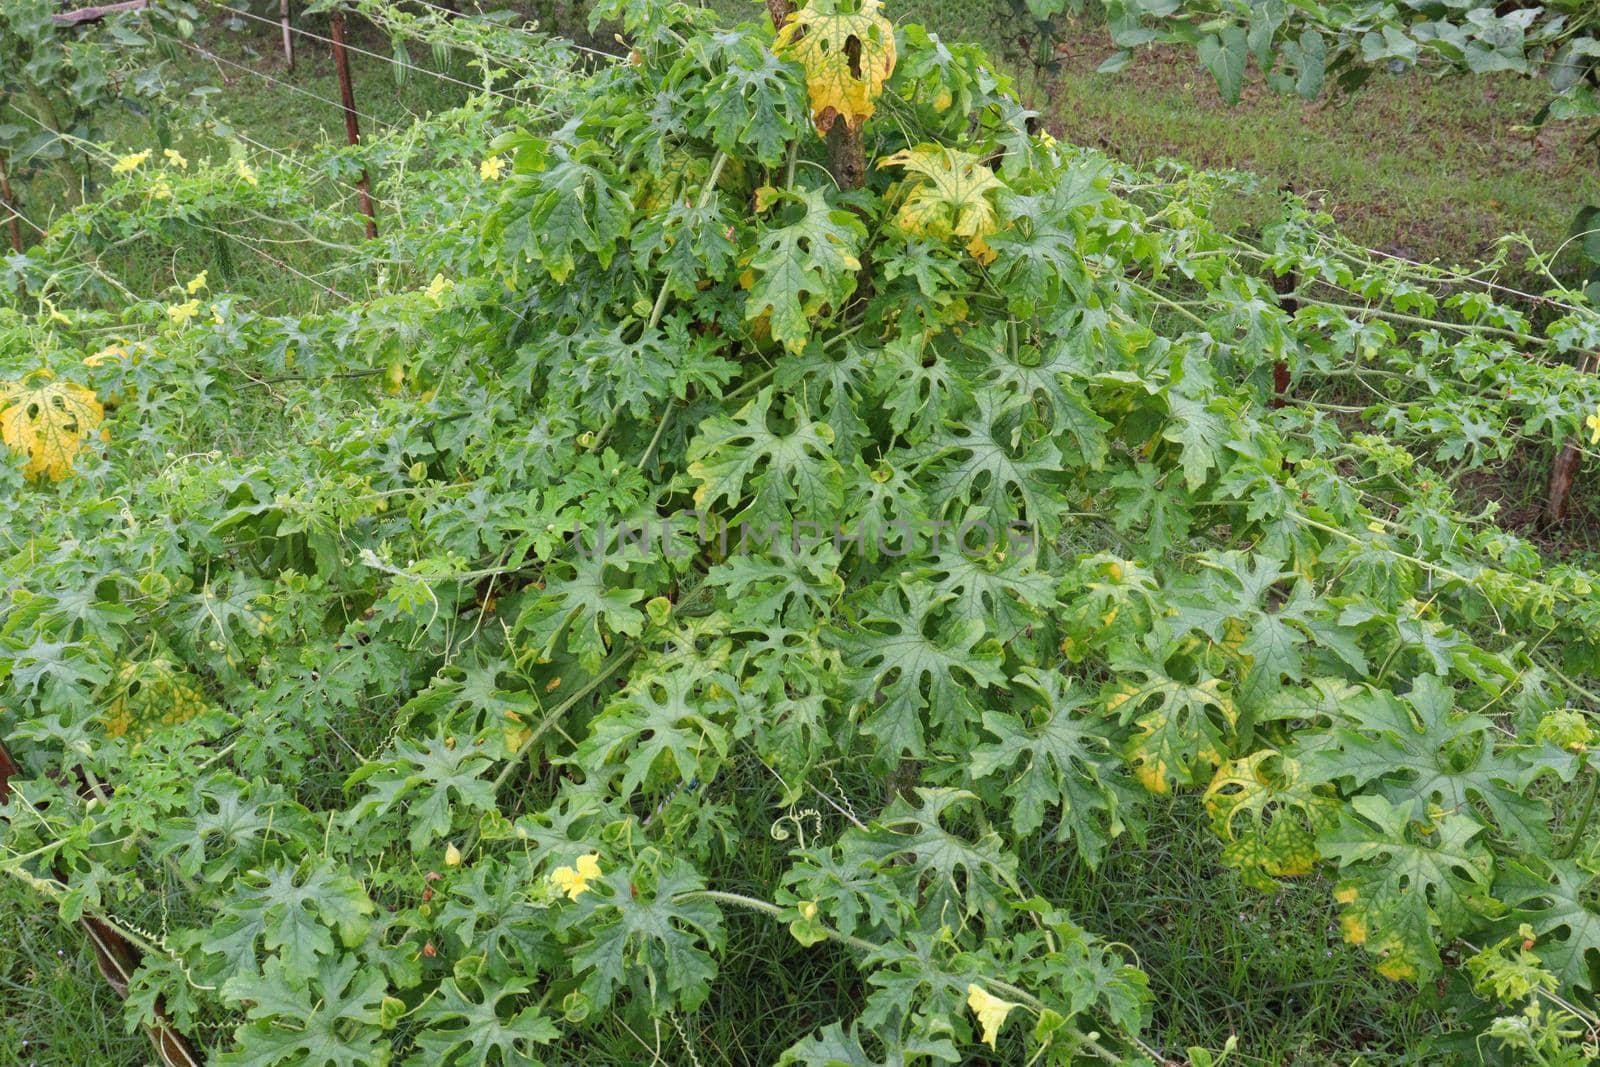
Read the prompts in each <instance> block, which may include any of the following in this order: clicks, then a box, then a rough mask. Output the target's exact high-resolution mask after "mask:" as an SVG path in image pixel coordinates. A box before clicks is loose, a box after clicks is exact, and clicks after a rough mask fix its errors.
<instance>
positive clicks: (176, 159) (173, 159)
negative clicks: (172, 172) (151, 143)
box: [161, 148, 189, 170]
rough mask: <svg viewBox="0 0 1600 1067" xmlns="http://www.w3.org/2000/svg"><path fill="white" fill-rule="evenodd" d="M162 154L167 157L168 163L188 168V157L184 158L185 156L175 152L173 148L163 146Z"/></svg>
mask: <svg viewBox="0 0 1600 1067" xmlns="http://www.w3.org/2000/svg"><path fill="white" fill-rule="evenodd" d="M161 154H162V155H163V156H165V157H166V159H167V162H168V163H171V164H172V165H173V166H174V167H177V168H178V169H179V170H187V169H188V167H189V161H188V160H187V159H184V158H183V156H182V155H180V154H179V153H177V152H174V151H173V150H172V149H170V148H163V149H162V150H161Z"/></svg>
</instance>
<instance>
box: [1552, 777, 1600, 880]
mask: <svg viewBox="0 0 1600 1067" xmlns="http://www.w3.org/2000/svg"><path fill="white" fill-rule="evenodd" d="M1589 773H1590V774H1591V776H1592V778H1593V780H1592V781H1590V783H1589V795H1588V796H1586V797H1584V798H1583V810H1582V811H1581V812H1580V813H1579V815H1578V821H1577V822H1576V823H1575V824H1573V827H1572V836H1571V837H1569V838H1567V843H1566V844H1565V845H1563V846H1562V848H1561V851H1560V852H1558V853H1557V854H1556V859H1560V860H1564V859H1570V858H1571V856H1572V854H1573V853H1574V852H1577V851H1578V843H1579V842H1580V841H1582V840H1583V835H1584V833H1585V832H1586V831H1587V830H1588V829H1589V819H1590V817H1591V816H1593V815H1594V801H1595V797H1596V795H1600V767H1590V768H1589Z"/></svg>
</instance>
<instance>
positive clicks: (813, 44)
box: [772, 0, 895, 134]
mask: <svg viewBox="0 0 1600 1067" xmlns="http://www.w3.org/2000/svg"><path fill="white" fill-rule="evenodd" d="M841 2H848V0H811V2H810V3H809V4H807V5H806V6H805V7H803V8H801V9H800V10H798V11H796V12H795V13H794V14H793V15H792V16H790V18H789V21H788V22H787V23H785V24H784V26H783V28H782V29H781V30H779V31H778V36H777V38H776V39H775V40H774V41H773V42H772V47H773V51H775V52H776V53H778V55H780V56H782V57H784V58H785V59H792V60H794V61H796V62H797V63H799V64H800V65H801V66H803V67H805V68H806V91H807V92H809V93H810V94H811V117H812V120H813V121H815V122H816V124H817V132H818V133H823V134H825V133H827V132H828V131H829V130H830V129H832V128H833V124H834V121H835V120H836V119H839V118H843V119H844V120H845V122H846V123H848V124H849V125H850V126H851V127H854V128H856V129H859V128H860V127H861V124H862V123H863V122H865V121H866V120H867V119H868V118H870V117H871V116H872V111H873V102H874V101H876V100H877V99H878V97H879V96H880V95H882V93H883V86H884V83H886V82H887V81H888V80H889V75H890V73H891V72H892V71H893V70H894V61H895V49H894V27H893V26H891V25H890V24H889V20H888V19H886V18H884V17H883V16H882V15H880V14H878V9H879V8H880V7H881V6H882V5H881V4H880V3H879V0H860V6H859V9H858V10H856V11H854V12H846V11H840V10H839V4H840V3H841Z"/></svg>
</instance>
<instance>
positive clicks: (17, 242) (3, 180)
mask: <svg viewBox="0 0 1600 1067" xmlns="http://www.w3.org/2000/svg"><path fill="white" fill-rule="evenodd" d="M0 210H3V211H4V212H5V213H6V215H7V218H6V229H7V230H9V231H11V251H13V252H21V251H22V227H21V226H20V225H19V224H18V223H17V217H18V216H17V194H16V193H13V192H12V191H11V175H10V173H8V172H7V170H6V156H5V153H4V152H0ZM4 773H5V766H4V764H3V763H0V774H4ZM3 782H4V779H3V778H0V783H3ZM4 796H5V793H4V792H0V797H4Z"/></svg>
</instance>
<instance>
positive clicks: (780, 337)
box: [744, 189, 866, 352]
mask: <svg viewBox="0 0 1600 1067" xmlns="http://www.w3.org/2000/svg"><path fill="white" fill-rule="evenodd" d="M780 195H781V196H782V197H783V198H784V199H785V200H786V201H792V202H793V203H795V204H798V205H800V207H801V208H802V209H803V213H802V214H800V215H799V216H798V217H797V218H795V219H794V221H792V222H790V223H789V224H788V225H786V226H771V227H767V228H766V229H765V230H764V231H763V234H762V237H761V241H760V243H759V245H758V246H757V248H756V254H755V258H754V259H752V260H751V261H750V272H751V274H752V276H753V280H752V284H751V286H750V296H749V298H748V299H747V300H746V301H745V312H744V317H745V318H746V319H756V318H760V317H761V316H762V315H767V316H768V321H769V322H770V324H771V328H772V337H773V340H775V341H778V342H779V343H780V344H782V345H783V346H784V347H785V348H787V349H789V351H791V352H798V351H800V350H801V349H802V348H804V347H805V346H806V342H807V341H808V340H810V338H811V320H812V319H813V318H816V317H818V316H820V315H821V314H822V313H823V310H824V308H827V309H829V310H830V311H832V312H837V311H839V310H840V307H841V305H842V304H843V302H844V301H845V300H846V299H848V298H849V296H850V294H851V293H853V292H854V291H855V287H856V277H855V272H856V271H858V270H860V269H861V261H860V260H858V259H857V258H856V254H857V252H858V251H859V248H860V242H861V239H862V238H863V237H865V236H866V228H865V227H864V226H862V224H861V220H860V219H858V218H856V217H855V215H853V214H851V213H850V212H848V211H845V210H843V209H841V208H835V207H833V206H831V205H830V204H829V203H828V200H827V196H826V193H825V191H824V190H822V189H811V190H793V189H791V190H785V191H784V192H782V193H781V194H780Z"/></svg>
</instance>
